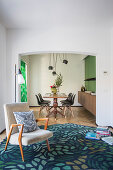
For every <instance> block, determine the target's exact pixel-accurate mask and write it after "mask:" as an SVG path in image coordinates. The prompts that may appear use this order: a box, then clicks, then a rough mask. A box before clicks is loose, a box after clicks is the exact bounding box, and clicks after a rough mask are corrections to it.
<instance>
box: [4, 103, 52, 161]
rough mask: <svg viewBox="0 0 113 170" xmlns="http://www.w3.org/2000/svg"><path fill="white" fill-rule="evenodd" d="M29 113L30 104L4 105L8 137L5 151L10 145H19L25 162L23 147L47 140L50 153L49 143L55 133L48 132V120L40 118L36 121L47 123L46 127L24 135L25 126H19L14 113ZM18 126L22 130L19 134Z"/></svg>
mask: <svg viewBox="0 0 113 170" xmlns="http://www.w3.org/2000/svg"><path fill="white" fill-rule="evenodd" d="M23 111H25V112H27V111H29V105H28V103H14V104H5V105H4V113H5V124H6V135H7V142H6V146H5V150H6V149H7V145H8V143H11V144H14V145H19V147H20V151H21V156H22V160H23V161H24V155H23V149H22V145H25V146H26V145H30V144H34V143H36V142H40V141H44V140H46V143H47V147H48V150H49V151H50V146H49V142H48V138H50V137H52V136H53V133H52V132H51V131H49V130H47V126H48V118H39V119H36V122H38V121H45V127H44V130H43V129H38V130H35V131H33V132H28V133H23V127H24V125H23V124H17V123H16V120H15V117H14V114H13V112H23ZM18 126H21V130H20V132H19V130H18Z"/></svg>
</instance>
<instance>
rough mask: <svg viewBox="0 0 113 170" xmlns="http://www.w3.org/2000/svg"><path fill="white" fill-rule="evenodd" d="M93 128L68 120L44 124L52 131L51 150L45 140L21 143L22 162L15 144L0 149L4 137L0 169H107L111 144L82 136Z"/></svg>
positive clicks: (110, 166) (112, 155)
mask: <svg viewBox="0 0 113 170" xmlns="http://www.w3.org/2000/svg"><path fill="white" fill-rule="evenodd" d="M41 128H42V127H41ZM95 129H96V128H93V127H87V126H81V125H76V124H69V123H67V124H56V125H51V126H48V130H50V131H53V133H54V135H53V137H52V138H50V139H49V143H50V147H51V151H50V152H49V151H48V149H47V145H46V142H45V141H43V142H40V143H35V144H32V145H28V146H23V152H24V158H25V162H22V159H21V154H20V149H19V146H15V145H11V144H8V147H7V150H6V151H5V152H4V148H5V143H6V139H5V140H4V141H3V142H2V143H1V145H0V153H1V154H0V170H2V169H12V170H18V169H28V170H29V169H30V170H72V169H110V170H111V169H113V147H112V146H111V145H108V144H107V143H105V142H103V141H101V140H98V141H97V140H91V139H85V134H86V132H88V131H95Z"/></svg>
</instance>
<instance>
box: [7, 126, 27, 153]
mask: <svg viewBox="0 0 113 170" xmlns="http://www.w3.org/2000/svg"><path fill="white" fill-rule="evenodd" d="M16 126H21V130H20V132H19V137H18V141H19V142H20V141H21V138H22V132H23V127H24V125H23V124H12V125H11V128H10V131H9V135H8V138H7V142H6V146H5V150H6V149H7V144H8V142H9V140H10V137H11V133H12V130H13V128H14V127H16Z"/></svg>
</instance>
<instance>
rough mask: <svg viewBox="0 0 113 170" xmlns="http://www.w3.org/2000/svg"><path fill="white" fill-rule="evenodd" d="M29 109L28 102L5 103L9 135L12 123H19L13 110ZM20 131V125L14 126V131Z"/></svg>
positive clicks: (22, 110)
mask: <svg viewBox="0 0 113 170" xmlns="http://www.w3.org/2000/svg"><path fill="white" fill-rule="evenodd" d="M24 111H25V112H27V111H29V105H28V103H12V104H5V105H4V114H5V125H6V135H7V137H8V134H9V131H10V126H11V124H17V123H16V120H15V117H14V114H13V112H24ZM16 132H18V127H15V128H13V132H12V133H16Z"/></svg>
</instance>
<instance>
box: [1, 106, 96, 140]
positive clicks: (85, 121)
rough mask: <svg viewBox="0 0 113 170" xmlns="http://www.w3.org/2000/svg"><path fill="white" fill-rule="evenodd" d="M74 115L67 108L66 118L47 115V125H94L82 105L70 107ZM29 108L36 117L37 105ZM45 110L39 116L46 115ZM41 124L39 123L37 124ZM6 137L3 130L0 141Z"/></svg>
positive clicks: (93, 119)
mask: <svg viewBox="0 0 113 170" xmlns="http://www.w3.org/2000/svg"><path fill="white" fill-rule="evenodd" d="M72 109H73V113H74V117H73V116H72V115H71V113H70V111H69V110H66V118H64V117H62V116H61V115H59V114H58V115H57V120H56V121H55V119H54V115H51V117H49V125H52V124H64V123H74V124H78V125H85V126H92V127H96V122H95V121H96V118H95V116H94V115H92V114H91V113H90V112H88V111H87V110H85V109H84V108H83V107H72ZM30 110H33V111H34V115H35V118H38V110H39V107H30ZM46 115H47V112H46V110H45V109H43V110H42V112H41V114H40V117H46ZM41 124H43V122H42V123H40V124H39V125H41ZM5 137H6V133H5V132H3V133H2V134H1V135H0V142H1V141H2V140H3V139H4V138H5Z"/></svg>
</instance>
